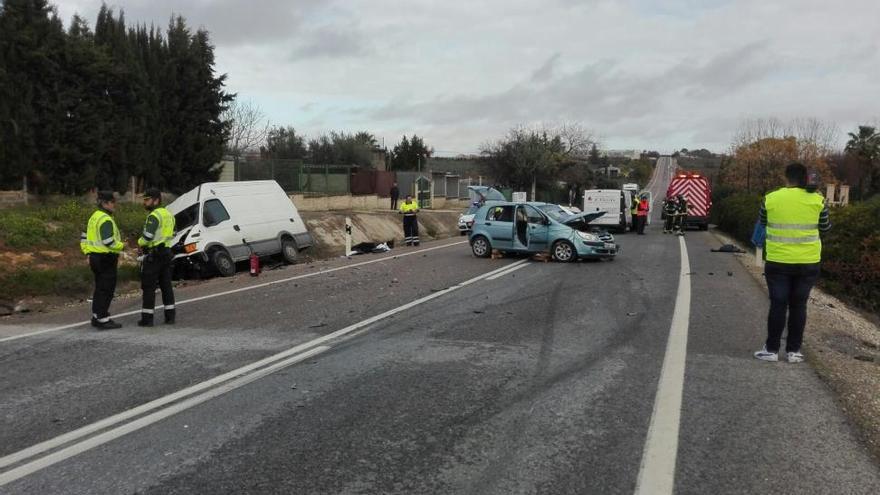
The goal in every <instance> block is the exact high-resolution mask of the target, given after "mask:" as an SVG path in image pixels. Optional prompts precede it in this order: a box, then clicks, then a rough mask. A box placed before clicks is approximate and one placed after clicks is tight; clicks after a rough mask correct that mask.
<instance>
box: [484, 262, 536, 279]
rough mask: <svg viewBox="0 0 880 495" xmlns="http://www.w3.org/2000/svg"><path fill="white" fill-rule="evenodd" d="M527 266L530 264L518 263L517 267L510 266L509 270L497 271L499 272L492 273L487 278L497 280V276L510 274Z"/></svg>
mask: <svg viewBox="0 0 880 495" xmlns="http://www.w3.org/2000/svg"><path fill="white" fill-rule="evenodd" d="M527 266H529V265H526V264H522V265H517V266H515V267H513V268H508V269H507V270H505V271H503V272H501V273H497V274H495V275H492V276H491V277H489V278H487V279H486V280H495V279H496V278H501V277H503V276H505V275H509V274H511V273H513V272H515V271H517V270H519V269H520V268H525V267H527Z"/></svg>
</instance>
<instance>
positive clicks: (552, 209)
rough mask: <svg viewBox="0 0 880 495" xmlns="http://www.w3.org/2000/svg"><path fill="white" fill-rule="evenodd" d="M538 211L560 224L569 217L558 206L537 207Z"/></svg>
mask: <svg viewBox="0 0 880 495" xmlns="http://www.w3.org/2000/svg"><path fill="white" fill-rule="evenodd" d="M538 209H540V210H541V211H543V212H544V213H546V214H547V216H548V217H550V218H552V219H553V220H556V221H557V222H561V221H562V219H563V218H565V217H568V216H570V215H569V214H568V213H566V212H565V210H563V209H562V208H560V207H559V206H558V205H541V206H539V207H538Z"/></svg>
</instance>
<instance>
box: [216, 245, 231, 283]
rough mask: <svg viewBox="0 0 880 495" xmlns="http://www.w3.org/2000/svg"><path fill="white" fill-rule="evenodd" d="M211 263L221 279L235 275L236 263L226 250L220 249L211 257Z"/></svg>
mask: <svg viewBox="0 0 880 495" xmlns="http://www.w3.org/2000/svg"><path fill="white" fill-rule="evenodd" d="M211 263H213V264H214V268H216V269H217V273H219V274H220V276H221V277H231V276H233V275H235V263H234V262H233V261H232V257H230V256H229V253H227V252H226V251H225V250H224V249H218V250H216V251H214V254H212V255H211Z"/></svg>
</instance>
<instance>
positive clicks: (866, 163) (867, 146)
mask: <svg viewBox="0 0 880 495" xmlns="http://www.w3.org/2000/svg"><path fill="white" fill-rule="evenodd" d="M848 134H849V138H850V139H849V141H847V143H846V152H847V154H850V155H853V156H854V157H855V158H856V160H858V162H859V165H860V168H861V170H860V173H859V199H860V200H861V199H864V198H865V189H866V188H867V189H870V187H871V186H872V185H874V186H877V185H880V184H878V183H880V177H875V175H880V174H878V172H880V170H875V169H876V168H877V167H875V165H877V162H878V158H880V133H878V132H877V129H875V128H874V127H871V126H867V125H860V126H859V132H858V134H856V133H852V132H850V133H848ZM866 178H867V180H865V179H866ZM872 183H874V184H872Z"/></svg>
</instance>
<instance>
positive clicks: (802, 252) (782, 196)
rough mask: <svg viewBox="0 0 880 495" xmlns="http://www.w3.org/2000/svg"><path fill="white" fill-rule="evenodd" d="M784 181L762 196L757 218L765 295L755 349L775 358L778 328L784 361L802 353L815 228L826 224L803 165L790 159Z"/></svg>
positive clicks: (817, 244)
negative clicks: (763, 325)
mask: <svg viewBox="0 0 880 495" xmlns="http://www.w3.org/2000/svg"><path fill="white" fill-rule="evenodd" d="M785 181H786V186H785V187H783V188H781V189H777V190H776V191H773V192H771V193H770V194H768V195H767V196H765V197H764V204H763V206H761V210H760V213H759V223H760V225H762V226H764V227H765V228H766V231H767V234H766V235H767V237H766V239H765V248H766V259H767V261H766V263H765V264H764V278H765V279H766V281H767V290H768V292H769V295H770V312H769V313H768V315H767V340H766V342H765V343H764V348H763V349H761V350H760V351H758V352H756V353H755V357H756V358H757V359H760V360H762V361H778V360H779V351H780V350H781V349H780V346H781V341H782V333H783V331H784V330H785V328H786V326H788V335H787V336H786V338H785V351H786V359H787V361H788V362H789V363H799V362H801V361H803V360H804V355H803V354H801V344H802V343H803V337H804V327H805V326H806V323H807V301H808V300H809V298H810V291H811V290H812V289H813V285H814V284H815V283H816V280H817V279H818V278H819V271H820V266H819V264H820V262H821V261H822V240H821V239H820V238H819V232H825V231H827V230H829V229H830V228H831V220H830V218H829V214H828V207H827V206H826V205H825V201H824V199H823V198H822V196H821V195H820V194H818V193H816V192H810V191H809V189H808V186H809V182H808V177H807V168H806V167H804V166H803V165H802V164H800V163H792V164H790V165H789V166H787V167H786V168H785Z"/></svg>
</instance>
